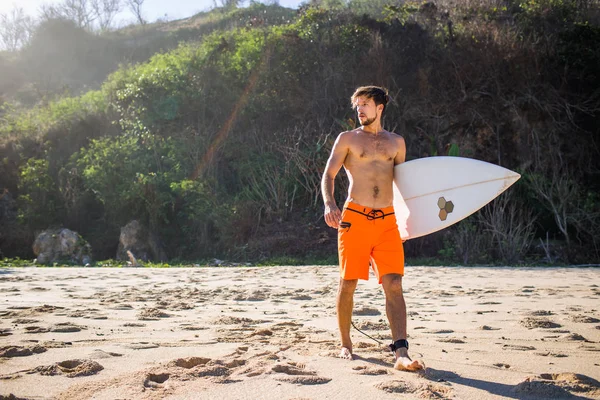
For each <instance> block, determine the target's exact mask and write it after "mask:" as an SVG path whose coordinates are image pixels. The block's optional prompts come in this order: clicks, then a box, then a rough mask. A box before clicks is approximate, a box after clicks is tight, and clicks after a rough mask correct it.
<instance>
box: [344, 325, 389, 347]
mask: <svg viewBox="0 0 600 400" xmlns="http://www.w3.org/2000/svg"><path fill="white" fill-rule="evenodd" d="M350 323H351V324H352V326H353V327H354V329H356V330H357V331H359V332H360V333H362V334H363V335H365V336H366V337H368V338H369V339H372V340H374V341H376V342H377V343H379V344H380V345H383V342H381V341H379V340H377V339H375V338H374V337H373V336H370V335H368V334H366V333H365V332H363V331H361V330H360V329H358V328H357V327H356V325H354V321H352V320H350Z"/></svg>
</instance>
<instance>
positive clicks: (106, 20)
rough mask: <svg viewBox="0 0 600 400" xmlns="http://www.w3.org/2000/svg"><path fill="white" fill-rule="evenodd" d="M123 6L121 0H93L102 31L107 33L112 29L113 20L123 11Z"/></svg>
mask: <svg viewBox="0 0 600 400" xmlns="http://www.w3.org/2000/svg"><path fill="white" fill-rule="evenodd" d="M122 6H123V5H122V3H121V0H92V7H93V9H94V12H95V13H96V15H97V16H98V26H99V28H100V30H102V31H105V30H107V29H109V28H110V27H111V25H112V22H113V19H114V18H115V16H116V15H117V14H118V13H119V12H120V11H121V10H122Z"/></svg>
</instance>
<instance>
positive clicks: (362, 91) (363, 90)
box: [350, 86, 390, 118]
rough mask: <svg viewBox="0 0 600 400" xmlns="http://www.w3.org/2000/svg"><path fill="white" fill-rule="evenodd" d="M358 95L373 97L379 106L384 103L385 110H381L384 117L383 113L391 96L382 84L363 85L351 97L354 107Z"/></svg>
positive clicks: (353, 106)
mask: <svg viewBox="0 0 600 400" xmlns="http://www.w3.org/2000/svg"><path fill="white" fill-rule="evenodd" d="M357 97H366V98H367V99H373V101H374V102H375V105H376V106H378V105H380V104H383V111H382V112H381V117H382V118H383V113H384V112H385V109H386V107H387V103H388V101H390V96H389V95H388V90H387V89H386V88H384V87H381V86H361V87H359V88H358V89H356V91H354V94H353V95H352V97H351V98H350V102H351V103H352V108H355V104H354V102H355V101H356V98H357Z"/></svg>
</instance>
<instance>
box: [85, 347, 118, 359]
mask: <svg viewBox="0 0 600 400" xmlns="http://www.w3.org/2000/svg"><path fill="white" fill-rule="evenodd" d="M89 357H90V359H92V360H99V359H103V358H113V357H123V354H121V353H113V352H111V351H104V350H100V349H96V350H94V351H92V353H91V354H90V356H89Z"/></svg>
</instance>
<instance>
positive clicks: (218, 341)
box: [0, 266, 600, 400]
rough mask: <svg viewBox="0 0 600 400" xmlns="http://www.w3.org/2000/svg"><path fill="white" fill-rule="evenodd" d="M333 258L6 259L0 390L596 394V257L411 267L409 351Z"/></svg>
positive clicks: (204, 395)
mask: <svg viewBox="0 0 600 400" xmlns="http://www.w3.org/2000/svg"><path fill="white" fill-rule="evenodd" d="M337 281H338V275H337V268H336V267H335V266H325V267H321V266H307V267H260V268H258V267H244V268H240V267H235V268H224V267H223V268H221V267H219V268H189V269H188V268H185V269H184V268H171V269H144V268H122V269H117V268H113V269H102V268H34V267H32V268H15V269H6V268H4V269H0V399H4V398H19V399H111V400H113V399H219V400H225V399H274V400H284V399H286V400H287V399H343V400H349V399H365V398H367V399H477V400H484V399H506V398H508V399H521V398H575V399H593V398H596V399H598V398H600V383H599V382H598V381H599V380H600V343H599V342H600V311H599V310H600V286H599V285H600V269H598V268H541V267H540V268H497V267H496V268H463V267H407V269H406V276H405V278H404V289H405V299H406V302H407V309H408V313H409V318H408V330H409V341H410V352H411V355H412V356H413V358H418V359H420V360H422V362H424V363H425V365H426V366H427V368H426V370H425V371H423V372H421V373H414V372H404V371H396V370H394V369H393V361H394V360H393V357H392V355H391V353H390V352H389V351H388V350H387V349H386V345H387V344H389V343H390V341H391V338H390V336H389V335H390V333H389V330H388V325H387V320H386V317H385V305H384V296H383V293H382V290H381V288H380V287H379V286H378V285H377V283H376V280H375V279H373V277H372V278H371V279H370V280H369V281H368V282H365V281H361V282H359V286H358V289H357V292H356V296H355V315H354V317H353V321H354V323H355V325H356V326H357V327H358V328H359V329H361V330H363V331H364V332H365V333H367V334H369V335H371V336H372V337H374V338H375V339H377V340H379V341H381V342H383V343H384V344H378V343H376V342H375V341H374V340H371V339H369V338H367V337H366V336H364V335H363V334H361V333H359V332H358V331H356V330H354V329H353V331H352V338H353V341H354V347H355V349H354V350H355V354H356V356H357V358H356V359H355V360H353V361H349V360H341V359H338V358H337V357H336V356H337V354H338V351H339V343H338V339H337V322H336V318H335V296H336V289H337Z"/></svg>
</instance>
